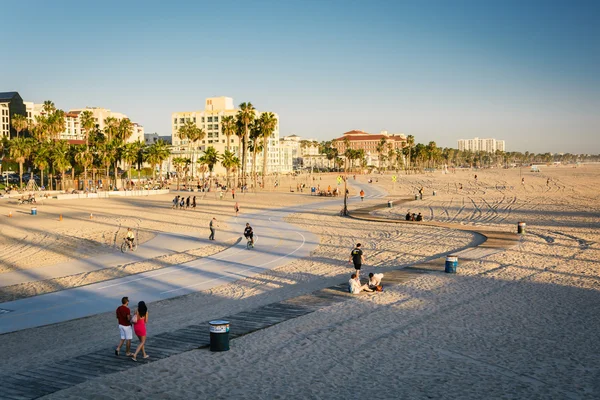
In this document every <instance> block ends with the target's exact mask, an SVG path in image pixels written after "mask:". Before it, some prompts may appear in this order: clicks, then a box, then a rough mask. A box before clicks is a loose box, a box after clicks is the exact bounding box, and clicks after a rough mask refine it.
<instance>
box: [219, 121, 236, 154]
mask: <svg viewBox="0 0 600 400" xmlns="http://www.w3.org/2000/svg"><path fill="white" fill-rule="evenodd" d="M221 127H222V129H223V134H224V135H225V138H226V139H227V143H226V144H225V149H226V150H231V140H230V139H229V138H230V137H231V136H232V135H235V132H236V126H235V118H233V116H225V117H223V119H222V120H221Z"/></svg>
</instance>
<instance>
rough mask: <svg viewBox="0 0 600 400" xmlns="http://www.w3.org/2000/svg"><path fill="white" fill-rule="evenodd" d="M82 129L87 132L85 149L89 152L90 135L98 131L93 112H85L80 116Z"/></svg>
mask: <svg viewBox="0 0 600 400" xmlns="http://www.w3.org/2000/svg"><path fill="white" fill-rule="evenodd" d="M79 121H80V124H81V129H82V130H83V131H84V132H85V147H86V149H88V150H89V148H90V145H89V142H90V135H91V134H92V132H94V131H95V130H96V118H94V114H92V112H91V111H89V110H85V111H83V112H82V113H81V115H80V116H79Z"/></svg>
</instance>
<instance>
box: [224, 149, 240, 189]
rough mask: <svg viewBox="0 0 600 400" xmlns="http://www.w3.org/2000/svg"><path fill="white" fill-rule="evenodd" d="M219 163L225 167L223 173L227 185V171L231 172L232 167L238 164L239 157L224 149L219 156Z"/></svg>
mask: <svg viewBox="0 0 600 400" xmlns="http://www.w3.org/2000/svg"><path fill="white" fill-rule="evenodd" d="M221 165H222V166H223V168H225V173H226V175H227V187H229V186H230V185H229V173H230V172H231V169H232V168H234V167H238V166H239V165H240V159H239V158H237V157H236V156H235V153H234V152H232V151H229V150H225V151H224V152H223V155H222V156H221Z"/></svg>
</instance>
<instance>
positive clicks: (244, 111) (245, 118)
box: [237, 102, 256, 185]
mask: <svg viewBox="0 0 600 400" xmlns="http://www.w3.org/2000/svg"><path fill="white" fill-rule="evenodd" d="M255 117H256V109H255V108H254V106H253V105H252V103H250V102H248V103H242V104H240V110H239V111H238V113H237V118H238V120H239V121H240V122H241V123H242V124H243V125H244V140H243V142H242V185H245V184H246V146H247V145H248V139H249V135H250V132H249V130H248V127H249V126H250V124H251V123H252V121H254V118H255Z"/></svg>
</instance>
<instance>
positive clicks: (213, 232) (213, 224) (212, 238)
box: [208, 217, 217, 240]
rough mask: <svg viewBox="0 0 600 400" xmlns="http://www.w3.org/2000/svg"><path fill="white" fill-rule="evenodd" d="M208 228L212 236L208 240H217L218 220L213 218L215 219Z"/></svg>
mask: <svg viewBox="0 0 600 400" xmlns="http://www.w3.org/2000/svg"><path fill="white" fill-rule="evenodd" d="M208 226H209V228H210V236H209V237H208V240H215V228H216V227H217V219H216V218H215V217H213V219H211V220H210V224H209V225H208Z"/></svg>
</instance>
